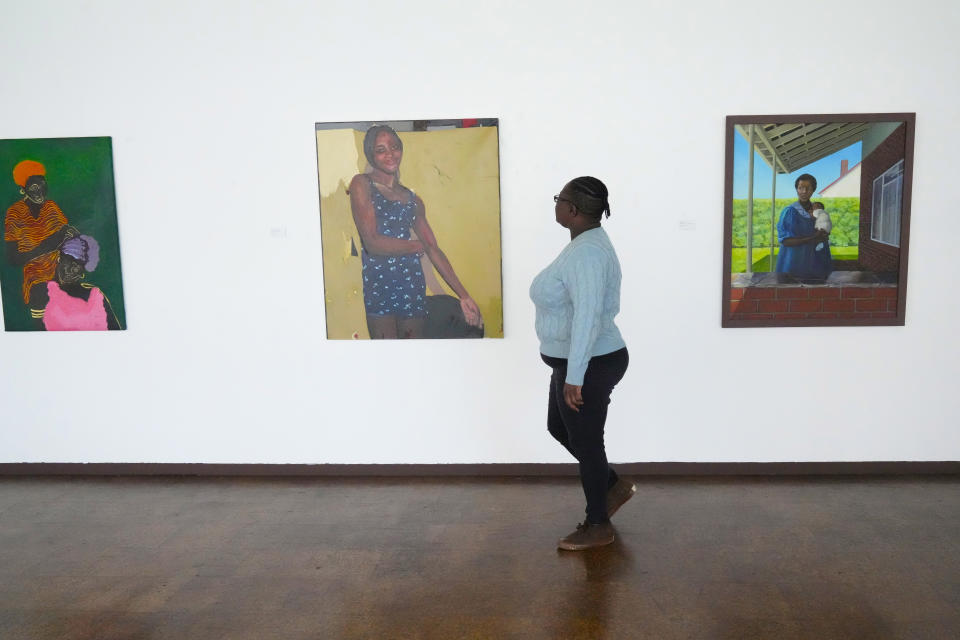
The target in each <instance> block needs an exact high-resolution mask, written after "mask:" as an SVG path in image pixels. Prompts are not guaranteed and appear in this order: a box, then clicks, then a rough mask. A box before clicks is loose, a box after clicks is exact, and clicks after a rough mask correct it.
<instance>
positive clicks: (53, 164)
mask: <svg viewBox="0 0 960 640" xmlns="http://www.w3.org/2000/svg"><path fill="white" fill-rule="evenodd" d="M0 167H2V168H3V173H4V174H5V176H4V175H0V196H2V197H3V198H4V211H5V214H4V233H3V239H4V252H3V259H2V260H0V290H2V301H3V318H4V329H5V330H6V331H107V330H113V329H123V328H124V327H125V314H124V308H123V286H122V283H121V276H120V250H119V249H120V247H119V244H120V243H119V235H118V231H117V213H116V198H115V192H114V183H113V151H112V145H111V140H110V138H106V137H103V138H37V139H20V140H0Z"/></svg>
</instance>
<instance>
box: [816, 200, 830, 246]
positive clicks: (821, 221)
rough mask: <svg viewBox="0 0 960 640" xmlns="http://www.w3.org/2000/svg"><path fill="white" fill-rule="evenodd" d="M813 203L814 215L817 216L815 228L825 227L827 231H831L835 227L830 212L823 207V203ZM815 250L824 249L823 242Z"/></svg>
mask: <svg viewBox="0 0 960 640" xmlns="http://www.w3.org/2000/svg"><path fill="white" fill-rule="evenodd" d="M811 204H812V205H813V216H814V217H815V218H816V222H814V223H813V228H814V229H816V230H817V231H819V230H820V229H823V230H824V231H826V232H827V233H830V231H831V230H832V229H833V222H831V221H830V214H829V213H827V211H826V209H824V208H823V203H822V202H813V203H811ZM815 250H816V251H823V243H822V242H820V243H818V244H817V246H816V248H815Z"/></svg>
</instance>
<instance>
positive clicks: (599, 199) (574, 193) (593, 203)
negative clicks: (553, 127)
mask: <svg viewBox="0 0 960 640" xmlns="http://www.w3.org/2000/svg"><path fill="white" fill-rule="evenodd" d="M608 196H609V194H608V193H607V187H606V185H605V184H603V183H602V182H601V181H599V180H597V179H596V178H594V177H592V176H580V177H579V178H574V179H573V180H571V181H570V199H571V200H573V204H574V206H575V207H576V208H577V210H578V211H580V212H581V213H583V214H584V215H587V216H590V217H591V218H597V219H598V220H599V219H600V218H602V217H603V215H604V214H606V216H607V217H608V218H609V217H610V202H609V201H608V200H607V197H608Z"/></svg>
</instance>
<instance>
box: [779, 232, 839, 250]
mask: <svg viewBox="0 0 960 640" xmlns="http://www.w3.org/2000/svg"><path fill="white" fill-rule="evenodd" d="M829 237H830V234H829V233H827V232H826V231H824V230H823V229H817V232H816V233H814V234H813V235H812V236H794V237H792V238H784V239H783V240H781V241H780V242H781V244H783V246H785V247H799V246H800V245H802V244H811V243H813V242H820V241H822V240H824V239H826V238H829Z"/></svg>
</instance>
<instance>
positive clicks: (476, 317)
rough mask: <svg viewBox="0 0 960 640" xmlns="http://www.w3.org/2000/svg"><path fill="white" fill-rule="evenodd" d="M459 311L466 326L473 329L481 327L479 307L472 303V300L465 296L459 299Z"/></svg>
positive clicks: (481, 319)
mask: <svg viewBox="0 0 960 640" xmlns="http://www.w3.org/2000/svg"><path fill="white" fill-rule="evenodd" d="M460 309H461V311H463V317H464V319H465V320H466V321H467V324H469V325H470V326H473V327H482V326H483V316H481V315H480V307H478V306H477V303H476V302H474V301H473V298H471V297H469V296H467V297H466V298H461V299H460Z"/></svg>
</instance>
